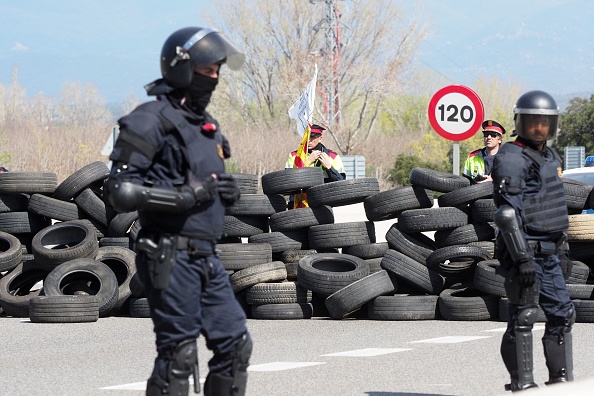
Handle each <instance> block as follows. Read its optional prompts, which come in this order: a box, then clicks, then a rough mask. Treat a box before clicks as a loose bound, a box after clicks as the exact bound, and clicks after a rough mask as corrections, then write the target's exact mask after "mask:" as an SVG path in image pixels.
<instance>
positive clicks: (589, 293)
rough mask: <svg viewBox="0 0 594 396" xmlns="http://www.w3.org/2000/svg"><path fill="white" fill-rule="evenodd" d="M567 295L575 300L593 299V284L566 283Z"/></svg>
mask: <svg viewBox="0 0 594 396" xmlns="http://www.w3.org/2000/svg"><path fill="white" fill-rule="evenodd" d="M567 291H568V292H569V297H570V298H571V299H576V300H593V299H594V284H572V283H568V284H567Z"/></svg>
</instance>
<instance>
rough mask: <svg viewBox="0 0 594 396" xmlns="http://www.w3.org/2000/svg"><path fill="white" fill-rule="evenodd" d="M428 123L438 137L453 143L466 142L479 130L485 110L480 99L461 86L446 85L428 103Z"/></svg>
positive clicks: (470, 90) (474, 93)
mask: <svg viewBox="0 0 594 396" xmlns="http://www.w3.org/2000/svg"><path fill="white" fill-rule="evenodd" d="M428 116H429V122H430V123H431V126H432V127H433V129H434V130H435V132H437V133H438V134H439V135H440V136H442V137H444V138H446V139H448V140H453V141H456V142H458V141H461V140H466V139H468V138H470V137H472V136H473V135H474V134H475V133H476V132H477V131H478V130H479V128H480V126H481V123H482V122H483V118H484V116H485V110H484V108H483V102H482V101H481V98H479V96H478V95H477V94H476V92H474V91H473V90H472V89H470V88H468V87H465V86H463V85H448V86H447V87H444V88H442V89H440V90H439V91H437V92H436V93H435V95H433V97H432V98H431V101H430V102H429V109H428Z"/></svg>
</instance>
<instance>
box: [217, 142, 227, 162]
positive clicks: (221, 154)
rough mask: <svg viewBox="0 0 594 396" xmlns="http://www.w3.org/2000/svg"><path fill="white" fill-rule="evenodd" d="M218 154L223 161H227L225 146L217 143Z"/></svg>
mask: <svg viewBox="0 0 594 396" xmlns="http://www.w3.org/2000/svg"><path fill="white" fill-rule="evenodd" d="M217 152H218V153H219V157H221V159H223V160H224V159H225V154H223V146H221V145H220V144H218V143H217Z"/></svg>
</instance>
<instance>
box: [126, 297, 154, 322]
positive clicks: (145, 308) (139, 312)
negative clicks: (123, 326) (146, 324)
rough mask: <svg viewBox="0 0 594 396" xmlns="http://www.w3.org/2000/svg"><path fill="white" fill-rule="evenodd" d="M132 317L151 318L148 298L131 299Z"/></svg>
mask: <svg viewBox="0 0 594 396" xmlns="http://www.w3.org/2000/svg"><path fill="white" fill-rule="evenodd" d="M129 307H130V316H132V317H133V318H150V317H151V308H150V306H149V303H148V299H147V298H146V297H140V298H135V297H132V298H130V306H129Z"/></svg>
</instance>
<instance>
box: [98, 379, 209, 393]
mask: <svg viewBox="0 0 594 396" xmlns="http://www.w3.org/2000/svg"><path fill="white" fill-rule="evenodd" d="M205 380H206V378H200V383H201V384H203V383H204V381H205ZM192 385H194V379H193V378H192V377H190V386H192ZM100 389H105V390H134V391H143V390H145V389H146V381H142V382H132V383H129V384H123V385H114V386H106V387H104V388H100Z"/></svg>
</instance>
